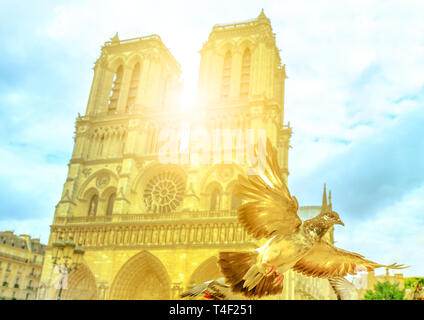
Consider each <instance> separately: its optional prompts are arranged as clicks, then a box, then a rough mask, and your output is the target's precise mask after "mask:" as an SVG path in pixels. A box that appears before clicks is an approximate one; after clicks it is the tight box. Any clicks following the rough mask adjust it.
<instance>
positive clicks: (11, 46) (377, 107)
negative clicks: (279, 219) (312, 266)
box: [0, 0, 424, 276]
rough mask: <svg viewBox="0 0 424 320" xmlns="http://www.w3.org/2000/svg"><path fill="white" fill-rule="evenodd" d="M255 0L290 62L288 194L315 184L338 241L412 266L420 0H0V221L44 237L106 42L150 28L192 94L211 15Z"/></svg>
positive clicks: (416, 264)
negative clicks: (327, 197)
mask: <svg viewBox="0 0 424 320" xmlns="http://www.w3.org/2000/svg"><path fill="white" fill-rule="evenodd" d="M262 8H263V9H264V11H265V14H266V15H267V16H268V18H270V19H271V23H272V27H273V32H275V33H276V40H277V46H278V47H279V49H281V52H280V55H281V58H282V62H283V63H284V64H286V72H287V75H288V79H287V80H286V91H285V119H284V121H285V123H287V122H290V125H291V127H292V128H293V135H292V138H291V146H292V149H290V153H289V170H290V176H289V187H290V190H291V193H292V194H294V195H295V196H296V197H297V198H298V200H299V203H300V205H319V204H320V203H321V199H322V189H323V184H324V183H326V184H327V189H331V190H332V200H333V209H334V210H336V211H337V212H338V213H339V214H340V216H341V218H342V220H343V221H344V222H345V227H341V226H336V231H335V239H336V241H337V242H336V245H337V246H339V247H341V248H343V249H346V250H352V251H355V252H358V253H361V254H363V255H365V256H366V257H367V258H369V259H371V260H373V261H377V262H379V263H385V264H390V263H393V262H398V263H402V264H407V265H410V266H411V268H409V269H406V270H403V271H402V272H403V273H404V274H405V275H406V276H424V250H423V247H424V232H423V230H424V161H423V160H424V138H423V137H424V126H423V125H422V124H424V108H423V103H424V19H422V12H424V3H423V2H422V1H369V0H367V1H360V0H357V1H342V2H341V1H295V2H294V1H261V2H258V1H247V0H244V1H229V0H226V1H216V0H215V1H181V0H180V1H161V0H157V1H140V0H139V1H119V2H117V1H108V0H106V1H105V0H104V1H58V0H55V1H47V0H45V1H43V0H38V1H31V2H28V1H20V2H17V1H11V0H10V1H9V0H6V1H1V2H0V39H1V42H0V57H1V59H0V124H1V125H0V161H1V166H0V230H14V231H15V232H16V233H18V234H30V235H31V236H33V237H40V238H41V240H42V242H44V243H46V242H47V240H48V234H49V226H50V224H51V223H52V219H53V214H54V209H55V206H56V204H57V203H58V201H59V199H60V196H61V192H62V187H63V183H64V182H65V179H66V175H67V163H68V162H69V160H70V157H71V153H72V148H73V134H74V129H75V128H74V125H75V118H76V117H77V115H78V113H80V114H84V113H85V108H86V105H87V100H88V95H89V90H90V86H91V81H92V77H93V70H92V67H93V65H94V62H95V61H96V59H97V58H98V57H99V55H100V48H101V46H102V45H103V43H104V42H105V41H108V40H109V39H110V38H111V37H112V36H113V35H114V34H115V33H116V32H119V36H120V38H121V39H128V38H133V37H139V36H144V35H149V34H159V35H160V36H161V38H162V40H163V42H164V43H165V45H166V46H167V47H168V48H169V50H170V51H171V53H172V54H173V55H174V56H175V58H176V59H177V60H178V61H179V62H180V64H181V68H182V72H183V74H182V81H183V82H184V90H185V91H184V96H183V97H184V99H183V101H184V103H185V104H187V105H190V104H192V103H193V101H194V97H195V94H196V83H197V75H198V67H199V62H200V55H199V50H200V49H201V47H202V45H203V43H204V42H206V41H207V38H208V35H209V33H210V31H211V30H212V27H213V26H214V25H215V24H227V23H234V22H240V21H245V20H248V19H252V18H255V17H257V16H258V15H259V13H260V11H261V9H262ZM381 272H384V270H382V271H380V272H377V274H378V273H381Z"/></svg>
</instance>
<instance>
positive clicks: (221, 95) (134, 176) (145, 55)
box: [38, 12, 319, 299]
mask: <svg viewBox="0 0 424 320" xmlns="http://www.w3.org/2000/svg"><path fill="white" fill-rule="evenodd" d="M179 77H180V66H179V64H178V62H177V61H176V60H175V59H174V58H173V56H172V55H171V53H170V52H169V51H168V49H167V48H166V47H165V45H164V44H163V43H162V41H161V39H160V37H159V36H157V35H152V36H147V37H141V38H136V39H129V40H120V39H119V38H118V35H116V36H115V37H114V38H112V39H111V41H109V42H106V43H105V45H104V46H103V48H102V52H101V56H100V58H99V59H98V60H97V62H96V65H95V67H94V79H93V84H92V88H91V93H90V97H89V101H88V106H87V110H86V113H85V115H84V116H79V117H78V119H77V121H76V133H75V147H74V152H73V155H72V159H71V160H70V163H69V172H68V177H67V179H66V182H65V184H64V187H63V194H62V198H61V199H60V201H59V203H58V205H57V206H56V211H55V215H54V220H53V224H52V226H51V234H50V239H49V247H48V249H47V254H46V258H45V264H44V268H43V274H42V285H41V287H40V290H39V297H38V298H39V299H54V297H55V295H56V290H55V289H54V287H53V286H52V279H53V278H54V277H55V275H54V272H53V270H52V263H51V256H50V252H51V249H50V248H51V245H52V244H53V243H54V242H55V241H56V240H57V239H58V237H59V236H61V237H63V238H64V239H67V238H69V237H73V239H74V241H75V242H76V243H81V244H82V245H83V247H84V248H85V250H86V253H85V256H84V266H83V267H82V268H80V269H79V270H78V271H76V272H74V273H71V274H70V276H69V280H68V290H64V293H63V298H64V299H172V298H177V297H178V295H179V293H181V292H182V290H185V289H187V288H188V287H189V286H191V285H192V284H194V283H200V282H203V281H206V280H210V279H212V278H214V277H219V276H220V275H219V270H218V268H217V265H216V261H217V254H218V252H219V251H221V250H246V249H253V248H255V244H254V242H253V241H252V239H250V238H249V237H248V236H247V234H246V233H245V232H244V230H243V229H242V227H241V225H240V224H239V223H238V222H237V211H236V209H237V207H238V206H239V204H240V200H239V199H237V198H236V197H235V196H233V189H234V186H235V183H236V180H237V175H238V174H246V172H247V169H248V163H247V159H248V152H249V150H248V149H249V139H248V136H249V134H251V136H252V139H253V140H251V141H256V140H257V139H258V137H259V134H260V132H262V133H263V132H265V133H266V135H267V136H268V137H269V138H270V140H271V141H272V144H273V145H274V146H276V147H277V148H278V150H279V161H280V166H281V168H282V171H283V172H284V175H285V178H286V179H287V176H288V149H289V139H290V136H291V129H290V127H289V126H287V125H283V123H284V117H283V114H284V81H285V78H286V74H285V68H284V66H283V65H282V64H281V60H280V55H279V50H278V49H277V47H276V43H275V36H274V34H273V33H272V29H271V24H270V21H269V19H268V18H267V17H266V16H265V15H264V13H263V12H261V14H260V15H259V17H258V18H256V19H253V20H250V21H247V22H242V23H235V24H230V25H216V26H214V27H213V29H212V32H211V33H210V36H209V39H208V41H207V42H206V43H205V44H204V45H203V48H202V50H201V62H200V71H199V82H198V99H197V105H196V109H195V112H193V111H184V110H181V109H180V108H179V107H178V104H177V103H176V102H177V101H179V93H180V89H181V84H180V82H179ZM170 132H171V134H170ZM171 140H172V142H170V141H171ZM164 160H165V161H164ZM311 208H312V207H311ZM308 210H309V209H308ZM311 210H313V209H311ZM318 211H319V207H318ZM299 277H300V276H298V278H299ZM298 278H296V277H295V276H294V275H289V276H287V277H286V279H285V281H286V282H287V284H286V288H287V290H285V293H284V294H283V295H282V296H281V297H280V298H285V299H289V298H294V297H295V289H294V283H295V281H296V279H298ZM299 279H300V278H299Z"/></svg>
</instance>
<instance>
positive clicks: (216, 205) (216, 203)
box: [211, 189, 221, 211]
mask: <svg viewBox="0 0 424 320" xmlns="http://www.w3.org/2000/svg"><path fill="white" fill-rule="evenodd" d="M220 208H221V193H220V192H219V190H218V189H215V190H213V191H212V195H211V210H212V211H214V210H219V209H220Z"/></svg>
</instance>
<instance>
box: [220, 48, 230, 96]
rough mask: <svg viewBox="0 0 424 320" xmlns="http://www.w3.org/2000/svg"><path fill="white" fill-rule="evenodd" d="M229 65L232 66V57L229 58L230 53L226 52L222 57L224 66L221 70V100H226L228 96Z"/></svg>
mask: <svg viewBox="0 0 424 320" xmlns="http://www.w3.org/2000/svg"><path fill="white" fill-rule="evenodd" d="M231 65H232V56H231V51H230V50H228V51H227V53H226V54H225V57H224V66H223V70H222V84H221V99H222V100H226V99H228V97H229V96H230V86H231Z"/></svg>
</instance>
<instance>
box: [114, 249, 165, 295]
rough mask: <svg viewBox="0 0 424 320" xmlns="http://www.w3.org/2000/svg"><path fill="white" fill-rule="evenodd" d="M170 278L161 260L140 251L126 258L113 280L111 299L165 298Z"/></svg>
mask: <svg viewBox="0 0 424 320" xmlns="http://www.w3.org/2000/svg"><path fill="white" fill-rule="evenodd" d="M170 288H171V286H170V280H169V276H168V272H167V271H166V268H165V266H164V265H163V264H162V262H161V261H160V260H159V259H158V258H157V257H155V256H154V255H153V254H151V253H150V252H147V251H142V252H140V253H138V254H136V255H135V256H134V257H132V258H131V259H130V260H128V261H127V262H126V263H125V264H124V265H123V266H122V267H121V269H120V270H119V271H118V273H117V275H116V276H115V279H114V280H113V283H112V287H111V291H110V297H109V298H110V299H111V300H167V299H169V298H170V291H171V290H170Z"/></svg>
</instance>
